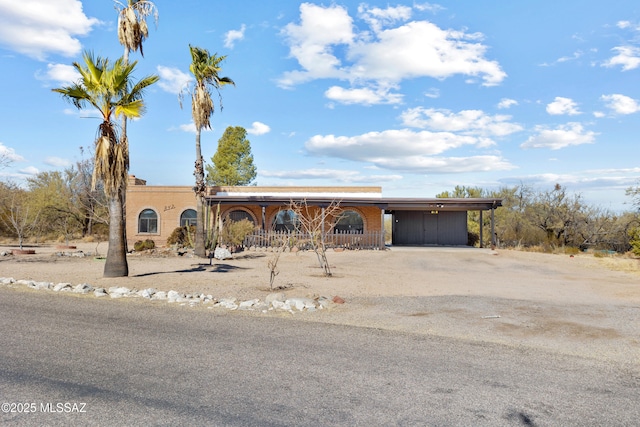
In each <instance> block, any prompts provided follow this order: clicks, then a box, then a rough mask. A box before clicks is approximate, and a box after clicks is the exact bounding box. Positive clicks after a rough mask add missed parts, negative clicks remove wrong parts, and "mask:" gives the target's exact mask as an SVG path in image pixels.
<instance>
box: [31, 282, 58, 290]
mask: <svg viewBox="0 0 640 427" xmlns="http://www.w3.org/2000/svg"><path fill="white" fill-rule="evenodd" d="M28 286H29V287H30V288H31V289H36V290H42V289H44V290H49V289H51V287H52V286H53V283H51V282H32V283H31V284H29V285H28Z"/></svg>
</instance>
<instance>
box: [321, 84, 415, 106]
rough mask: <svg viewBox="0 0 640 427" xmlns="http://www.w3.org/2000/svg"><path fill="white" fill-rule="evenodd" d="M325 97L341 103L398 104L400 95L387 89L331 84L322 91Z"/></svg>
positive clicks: (400, 100)
mask: <svg viewBox="0 0 640 427" xmlns="http://www.w3.org/2000/svg"><path fill="white" fill-rule="evenodd" d="M324 96H326V97H327V98H329V99H331V100H333V101H337V102H340V103H342V104H362V105H376V104H400V103H401V102H402V97H403V96H402V95H401V94H398V93H389V90H388V89H377V90H375V89H372V88H353V89H345V88H342V87H340V86H331V87H330V88H329V89H327V91H326V92H325V93H324Z"/></svg>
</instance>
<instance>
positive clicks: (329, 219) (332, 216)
mask: <svg viewBox="0 0 640 427" xmlns="http://www.w3.org/2000/svg"><path fill="white" fill-rule="evenodd" d="M289 209H291V210H292V211H293V212H295V214H296V217H297V221H298V224H299V228H300V231H301V232H303V233H304V234H306V235H307V236H308V237H309V244H310V245H311V249H312V250H313V252H315V254H316V256H317V258H318V264H320V268H322V269H323V270H324V274H325V276H331V275H332V273H331V267H330V266H329V261H327V244H326V243H327V242H326V236H327V234H328V233H331V231H332V230H333V228H334V227H335V224H336V222H337V219H338V218H339V217H340V214H341V211H342V209H341V208H340V202H339V201H336V200H334V201H332V202H331V203H330V204H329V205H328V206H320V207H317V206H309V205H308V204H307V201H306V199H305V200H302V201H300V202H296V201H293V200H292V201H291V202H290V203H289Z"/></svg>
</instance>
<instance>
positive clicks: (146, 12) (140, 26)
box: [115, 0, 158, 63]
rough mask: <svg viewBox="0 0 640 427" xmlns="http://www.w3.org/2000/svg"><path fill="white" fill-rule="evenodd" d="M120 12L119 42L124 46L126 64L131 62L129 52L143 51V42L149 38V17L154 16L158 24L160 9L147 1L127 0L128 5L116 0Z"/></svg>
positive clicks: (141, 53) (142, 53) (141, 52)
mask: <svg viewBox="0 0 640 427" xmlns="http://www.w3.org/2000/svg"><path fill="white" fill-rule="evenodd" d="M115 3H116V9H117V10H118V41H119V42H120V44H121V45H123V46H124V62H125V63H128V62H129V52H135V51H137V50H139V51H140V55H142V56H144V52H143V50H142V42H144V40H145V39H146V38H147V37H149V27H148V26H147V17H148V16H151V15H153V18H154V20H155V22H156V25H157V24H158V9H157V8H156V5H155V4H154V3H153V2H151V1H147V0H127V4H126V5H125V4H124V3H121V2H119V1H118V0H115Z"/></svg>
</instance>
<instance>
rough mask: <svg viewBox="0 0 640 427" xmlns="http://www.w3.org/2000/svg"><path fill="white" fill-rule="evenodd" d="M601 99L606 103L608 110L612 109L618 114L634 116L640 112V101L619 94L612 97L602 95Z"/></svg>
mask: <svg viewBox="0 0 640 427" xmlns="http://www.w3.org/2000/svg"><path fill="white" fill-rule="evenodd" d="M600 99H601V100H602V101H604V102H605V104H606V106H607V107H608V108H610V109H611V110H613V111H614V112H615V113H617V114H633V113H637V112H638V111H640V105H638V101H636V100H635V99H633V98H630V97H628V96H625V95H621V94H619V93H614V94H612V95H602V96H601V97H600Z"/></svg>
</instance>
